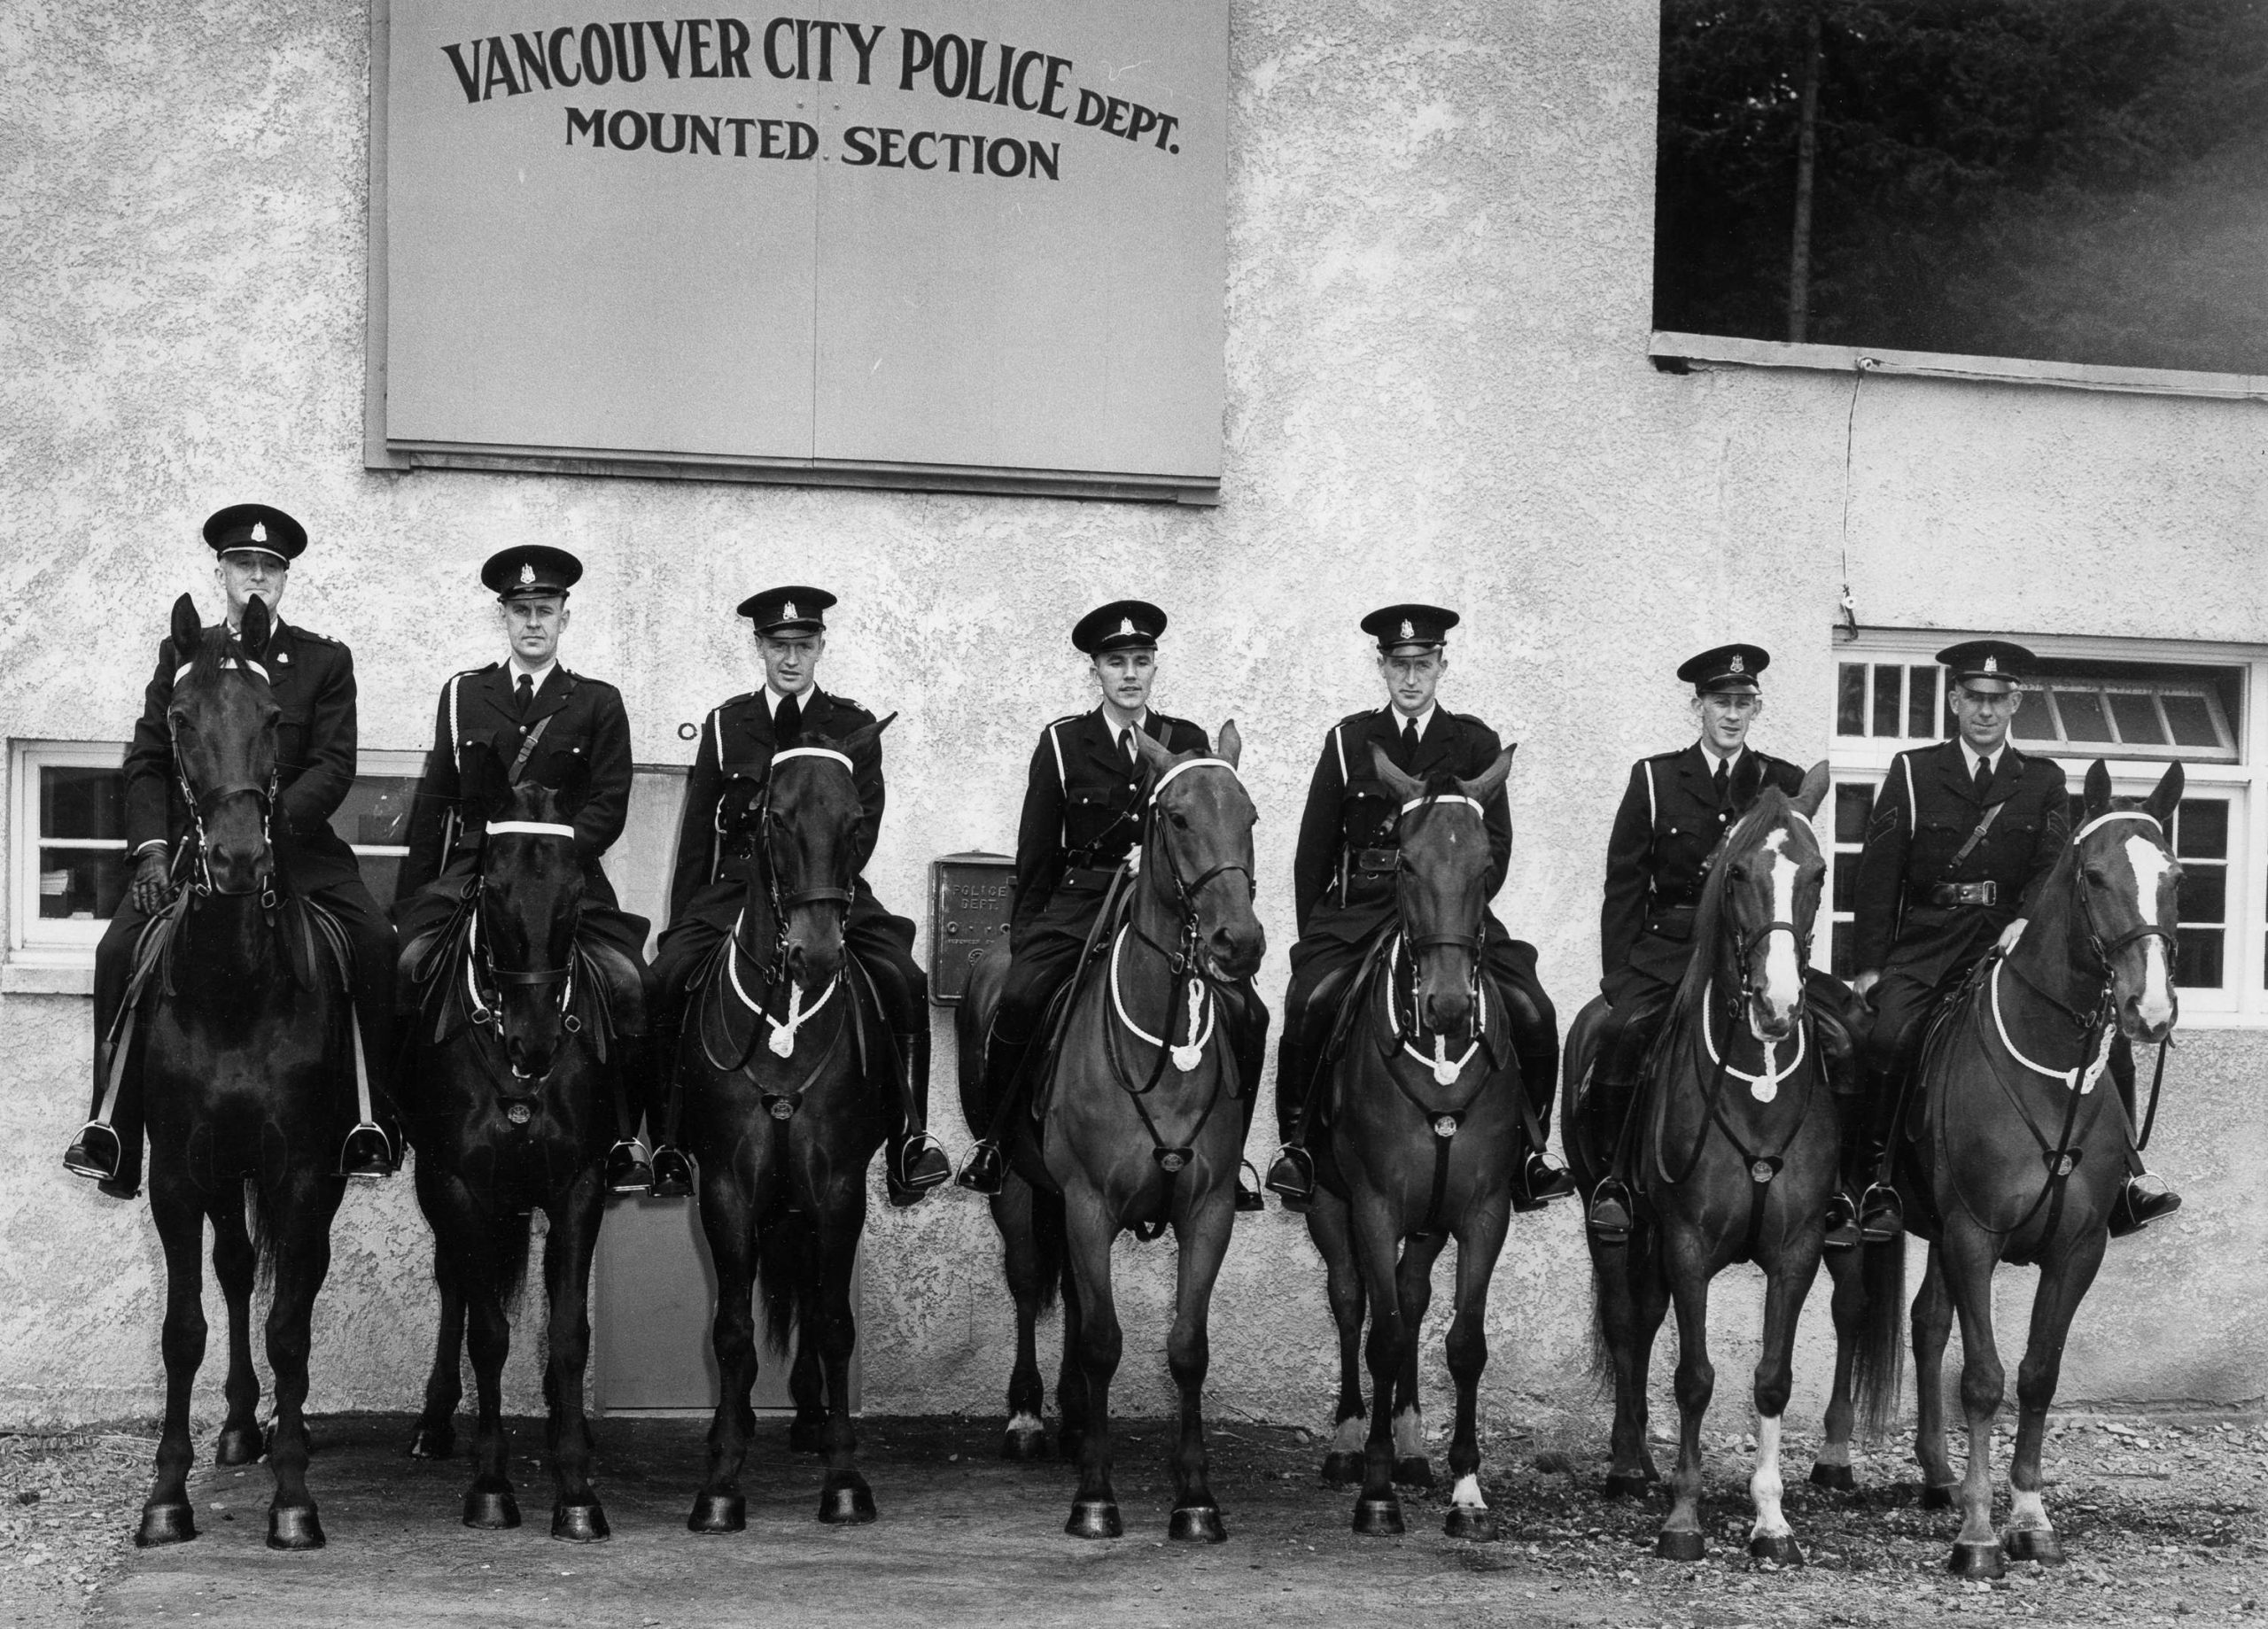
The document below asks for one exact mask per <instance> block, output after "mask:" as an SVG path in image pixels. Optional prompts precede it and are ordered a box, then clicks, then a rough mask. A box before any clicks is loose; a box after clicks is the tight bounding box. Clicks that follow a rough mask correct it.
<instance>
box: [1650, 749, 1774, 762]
mask: <svg viewBox="0 0 2268 1629" xmlns="http://www.w3.org/2000/svg"><path fill="white" fill-rule="evenodd" d="M1691 750H1692V749H1691V748H1690V747H1673V748H1671V749H1669V750H1668V751H1667V752H1650V753H1648V754H1647V755H1646V756H1644V757H1643V758H1641V759H1639V760H1638V762H1640V763H1641V764H1674V763H1676V762H1677V761H1678V760H1679V759H1680V758H1682V757H1683V756H1685V755H1686V754H1687V753H1689V752H1690V751H1691ZM1758 756H1762V755H1761V754H1760V753H1759V755H1758Z"/></svg>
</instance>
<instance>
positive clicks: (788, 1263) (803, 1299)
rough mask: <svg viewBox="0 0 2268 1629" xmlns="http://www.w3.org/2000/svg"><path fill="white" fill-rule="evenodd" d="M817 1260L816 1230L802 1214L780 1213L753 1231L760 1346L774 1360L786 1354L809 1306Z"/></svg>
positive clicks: (817, 1236)
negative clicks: (760, 1301)
mask: <svg viewBox="0 0 2268 1629" xmlns="http://www.w3.org/2000/svg"><path fill="white" fill-rule="evenodd" d="M818 1257H819V1230H818V1229H816V1228H815V1227H813V1226H812V1219H811V1217H810V1215H809V1214H806V1213H805V1212H803V1211H783V1212H781V1214H779V1215H777V1216H775V1217H773V1219H772V1220H771V1221H770V1222H767V1223H766V1224H765V1225H764V1226H763V1227H760V1228H758V1229H757V1238H756V1284H757V1289H758V1290H759V1291H761V1292H763V1295H764V1344H765V1346H766V1347H767V1348H769V1349H770V1351H771V1353H772V1355H773V1357H775V1358H784V1357H786V1356H787V1355H788V1342H789V1340H790V1339H791V1338H793V1336H794V1333H795V1328H796V1323H797V1322H798V1321H799V1320H800V1319H801V1318H802V1317H803V1315H804V1311H805V1310H806V1308H807V1307H809V1304H810V1300H811V1291H812V1272H811V1267H810V1264H811V1263H812V1261H816V1260H818Z"/></svg>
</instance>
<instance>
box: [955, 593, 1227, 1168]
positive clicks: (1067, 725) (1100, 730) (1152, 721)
mask: <svg viewBox="0 0 2268 1629" xmlns="http://www.w3.org/2000/svg"><path fill="white" fill-rule="evenodd" d="M1165 629H1166V614H1165V613H1164V612H1163V611H1161V610H1160V609H1158V608H1157V607H1156V606H1154V605H1151V604H1149V603H1147V602H1146V601H1141V600H1115V601H1111V602H1110V603H1109V604H1107V605H1101V606H1097V607H1096V608H1095V609H1093V610H1091V611H1089V612H1088V613H1087V614H1086V615H1085V616H1084V617H1081V618H1080V619H1079V621H1078V623H1077V624H1076V625H1075V626H1074V627H1073V628H1072V630H1071V643H1072V645H1073V646H1074V647H1075V648H1077V649H1078V650H1079V651H1080V652H1081V653H1082V654H1083V655H1085V656H1086V657H1087V658H1088V660H1089V663H1090V664H1091V669H1092V671H1093V674H1094V679H1095V682H1096V684H1097V686H1098V687H1099V688H1100V690H1101V692H1102V700H1101V702H1099V704H1098V705H1097V706H1096V708H1095V709H1094V710H1093V711H1091V712H1085V713H1068V714H1066V715H1065V716H1064V717H1062V718H1058V719H1056V720H1055V721H1054V722H1053V723H1052V724H1051V725H1048V726H1047V728H1046V729H1045V730H1044V731H1042V732H1041V733H1040V737H1039V744H1038V746H1037V747H1036V748H1034V749H1033V750H1032V755H1031V766H1030V769H1029V772H1028V773H1027V775H1026V778H1025V781H1024V803H1023V815H1022V818H1021V820H1020V822H1019V823H1018V825H1017V828H1016V869H1015V884H1014V899H1013V901H1012V904H1011V909H1010V914H1009V924H1008V953H1009V963H1008V974H1007V978H1006V981H1005V982H1004V984H1003V985H1002V988H1001V991H1000V1004H999V1006H998V1009H997V1010H996V1011H995V1012H994V1013H993V1015H992V1030H991V1035H990V1038H989V1040H988V1043H987V1044H986V1047H985V1065H984V1073H985V1085H986V1097H987V1099H988V1100H989V1101H990V1102H991V1103H993V1104H995V1105H1000V1107H999V1109H998V1112H997V1113H996V1115H995V1124H996V1125H1001V1124H1006V1118H1005V1117H1006V1113H1008V1112H1009V1108H1008V1105H1011V1104H1012V1103H1013V1102H1014V1101H1016V1100H1017V1098H1018V1096H1019V1094H1020V1089H1021V1085H1022V1083H1023V1082H1022V1077H1023V1074H1024V1071H1025V1065H1026V1062H1027V1059H1028V1058H1029V1053H1030V1051H1031V1049H1032V1047H1033V1046H1034V1045H1035V1044H1036V1043H1039V1042H1041V1041H1042V1040H1044V1039H1045V1037H1044V1036H1042V1035H1041V1034H1040V1029H1041V1026H1042V1025H1043V1024H1044V1023H1045V1021H1046V1018H1047V1013H1048V1009H1049V1005H1050V1004H1051V1003H1052V1001H1053V999H1054V997H1055V995H1056V992H1057V991H1059V990H1060V989H1062V988H1063V987H1064V985H1065V983H1066V982H1067V981H1069V980H1070V979H1071V977H1072V976H1073V974H1076V972H1077V971H1078V967H1079V958H1080V955H1081V953H1082V952H1083V951H1084V950H1085V948H1086V944H1087V941H1088V938H1089V936H1090V935H1092V933H1093V932H1094V929H1095V925H1096V921H1097V919H1099V916H1100V915H1101V913H1102V908H1103V903H1104V898H1105V896H1107V894H1108V893H1109V892H1110V888H1111V881H1112V879H1113V878H1114V877H1115V874H1116V873H1117V871H1118V868H1119V867H1120V866H1121V865H1124V864H1125V862H1126V857H1127V856H1128V855H1130V853H1132V852H1133V851H1134V849H1137V848H1138V847H1139V846H1140V844H1141V842H1142V839H1143V836H1144V834H1145V833H1144V826H1143V821H1144V818H1145V811H1146V808H1147V794H1148V786H1147V782H1146V776H1145V775H1144V773H1143V769H1142V759H1141V755H1140V753H1139V752H1138V750H1137V749H1136V748H1135V745H1134V732H1136V731H1140V732H1141V733H1143V734H1145V735H1147V736H1149V737H1150V738H1151V739H1152V740H1153V741H1157V742H1158V743H1159V744H1160V745H1161V746H1163V747H1164V748H1165V749H1166V750H1167V751H1169V752H1175V753H1181V752H1210V751H1211V750H1212V744H1211V742H1210V741H1208V740H1207V739H1206V735H1205V732H1204V731H1203V730H1202V729H1201V728H1200V727H1199V726H1198V725H1194V724H1192V723H1191V722H1189V720H1188V719H1186V718H1174V717H1172V716H1171V715H1170V714H1168V713H1161V712H1160V711H1158V710H1156V709H1155V708H1153V707H1152V706H1151V705H1150V690H1151V687H1152V686H1153V685H1154V684H1156V682H1157V677H1158V636H1159V635H1161V633H1163V632H1165ZM1235 1005H1237V1006H1238V1007H1239V1009H1240V1010H1239V1012H1237V1013H1236V1014H1235V1017H1234V1020H1233V1021H1232V1024H1231V1047H1232V1048H1233V1050H1234V1051H1235V1055H1236V1059H1237V1067H1238V1071H1239V1074H1241V1075H1242V1076H1243V1079H1244V1110H1245V1113H1246V1116H1247V1125H1248V1124H1249V1117H1250V1115H1251V1113H1252V1104H1253V1099H1254V1095H1255V1088H1256V1085H1257V1082H1259V1079H1260V1071H1261V1068H1262V1066H1263V1064H1264V1063H1265V1062H1266V1057H1267V1032H1268V1012H1267V1009H1266V1008H1264V1007H1262V1005H1260V1001H1259V998H1258V997H1257V996H1256V995H1254V993H1253V990H1252V988H1251V986H1250V984H1249V983H1247V985H1245V986H1244V987H1243V989H1240V990H1239V991H1238V992H1236V1002H1235ZM1007 1170H1008V1167H1007V1160H1006V1156H1005V1155H1004V1154H1003V1153H1002V1152H1001V1149H1000V1145H999V1143H998V1140H997V1139H996V1138H995V1137H993V1136H985V1137H984V1138H983V1139H982V1140H981V1141H980V1142H978V1144H976V1148H975V1152H973V1153H971V1154H970V1156H969V1159H968V1163H967V1165H966V1166H965V1167H962V1170H961V1174H960V1185H961V1186H962V1187H964V1188H967V1189H971V1190H973V1191H975V1192H978V1193H986V1194H991V1193H998V1192H999V1191H1000V1189H1001V1184H1002V1183H1005V1182H1006V1179H1007ZM1237 1208H1238V1210H1239V1211H1246V1212H1249V1211H1256V1210H1258V1209H1260V1208H1261V1198H1260V1195H1259V1193H1258V1192H1257V1191H1255V1190H1254V1189H1253V1188H1252V1187H1251V1186H1250V1185H1249V1183H1248V1182H1247V1179H1246V1178H1245V1177H1244V1176H1242V1175H1239V1178H1238V1184H1237Z"/></svg>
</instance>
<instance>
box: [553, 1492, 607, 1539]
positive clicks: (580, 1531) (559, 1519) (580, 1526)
mask: <svg viewBox="0 0 2268 1629" xmlns="http://www.w3.org/2000/svg"><path fill="white" fill-rule="evenodd" d="M551 1536H552V1537H553V1538H555V1539H564V1540H567V1541H568V1542H569V1543H571V1544H596V1543H597V1542H598V1541H599V1540H602V1539H603V1538H605V1537H606V1536H607V1525H606V1512H605V1511H603V1510H602V1509H599V1501H597V1500H595V1499H594V1500H592V1501H590V1502H589V1503H588V1504H579V1505H554V1506H552V1507H551Z"/></svg>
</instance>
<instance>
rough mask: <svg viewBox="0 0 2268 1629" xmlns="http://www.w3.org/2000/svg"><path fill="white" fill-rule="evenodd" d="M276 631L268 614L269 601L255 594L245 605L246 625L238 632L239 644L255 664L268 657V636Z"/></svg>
mask: <svg viewBox="0 0 2268 1629" xmlns="http://www.w3.org/2000/svg"><path fill="white" fill-rule="evenodd" d="M275 631H276V624H275V622H274V620H273V619H272V618H270V617H269V616H268V601H265V600H263V599H261V598H260V596H259V595H258V594H254V595H252V598H251V599H250V600H249V601H246V602H245V615H244V624H243V625H242V626H241V627H240V628H238V629H237V644H238V645H240V646H242V647H243V648H244V653H245V655H247V656H250V657H251V658H252V660H253V661H254V662H258V661H260V659H261V658H262V657H264V656H266V655H268V635H269V634H271V633H273V632H275Z"/></svg>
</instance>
